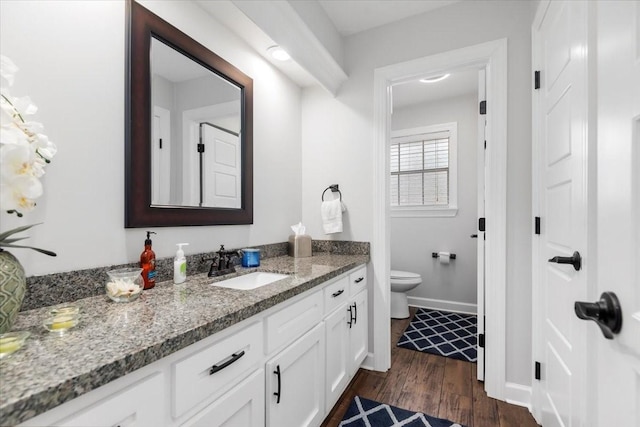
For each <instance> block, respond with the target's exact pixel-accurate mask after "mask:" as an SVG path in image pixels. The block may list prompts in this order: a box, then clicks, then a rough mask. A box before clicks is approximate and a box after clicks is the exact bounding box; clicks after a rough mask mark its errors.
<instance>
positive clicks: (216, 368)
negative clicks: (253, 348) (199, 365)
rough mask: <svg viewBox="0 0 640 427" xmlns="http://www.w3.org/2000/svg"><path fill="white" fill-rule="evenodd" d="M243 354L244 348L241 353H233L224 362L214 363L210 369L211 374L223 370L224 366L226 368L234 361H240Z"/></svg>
mask: <svg viewBox="0 0 640 427" xmlns="http://www.w3.org/2000/svg"><path fill="white" fill-rule="evenodd" d="M242 356H244V350H242V351H241V352H240V353H233V354H232V355H231V356H229V358H228V359H227V360H225V361H224V362H223V363H222V364H219V365H213V366H212V367H211V369H210V370H209V375H213V374H215V373H216V372H218V371H221V370H223V369H224V368H226V367H227V366H229V365H231V364H232V363H235V362H237V361H238V359H240V358H241V357H242Z"/></svg>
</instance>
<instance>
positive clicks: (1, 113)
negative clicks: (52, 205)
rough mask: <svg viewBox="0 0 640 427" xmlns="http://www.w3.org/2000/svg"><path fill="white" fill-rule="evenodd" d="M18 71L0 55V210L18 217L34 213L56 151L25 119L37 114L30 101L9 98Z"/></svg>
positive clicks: (40, 128) (41, 131)
mask: <svg viewBox="0 0 640 427" xmlns="http://www.w3.org/2000/svg"><path fill="white" fill-rule="evenodd" d="M17 71H18V67H17V66H16V65H15V64H14V63H13V61H11V60H10V59H9V58H7V57H6V56H4V55H0V80H1V83H2V92H1V93H0V95H1V96H0V209H1V210H2V211H6V212H9V213H10V214H11V213H15V214H17V215H18V216H21V215H22V212H28V211H31V210H33V208H34V207H35V199H37V198H38V197H40V196H42V192H43V190H42V183H41V182H40V179H39V178H41V177H42V176H43V175H44V173H45V166H46V165H47V163H49V162H50V161H51V159H52V158H53V156H55V154H56V152H57V147H56V145H55V144H54V143H53V142H51V141H50V140H49V138H48V137H47V136H46V135H45V134H44V129H43V126H42V124H41V123H38V122H35V121H27V120H26V119H25V118H26V117H27V116H30V115H33V114H35V113H36V112H37V111H38V107H36V106H35V104H34V103H33V102H32V101H31V98H29V97H28V96H23V97H13V96H11V95H10V94H9V90H8V88H9V86H11V85H12V84H13V81H14V78H15V74H16V72H17ZM0 240H1V239H0ZM0 243H2V242H0ZM5 243H6V242H5ZM0 246H1V245H0Z"/></svg>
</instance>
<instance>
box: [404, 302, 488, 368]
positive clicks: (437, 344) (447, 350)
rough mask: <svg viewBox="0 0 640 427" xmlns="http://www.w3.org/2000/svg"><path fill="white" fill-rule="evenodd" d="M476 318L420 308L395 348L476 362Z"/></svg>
mask: <svg viewBox="0 0 640 427" xmlns="http://www.w3.org/2000/svg"><path fill="white" fill-rule="evenodd" d="M477 325H478V317H477V316H474V315H473V314H461V313H450V312H448V311H439V310H430V309H427V308H419V309H418V311H416V315H415V316H414V317H413V319H411V323H409V326H408V327H407V330H406V331H404V334H403V335H402V337H401V338H400V341H398V347H404V348H408V349H411V350H416V351H422V352H425V353H432V354H438V355H440V356H445V357H451V358H453V359H458V360H466V361H469V362H475V361H476V360H477V357H478V351H477V337H476V333H477V331H478V328H477Z"/></svg>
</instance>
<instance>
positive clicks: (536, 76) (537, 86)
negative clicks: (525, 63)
mask: <svg viewBox="0 0 640 427" xmlns="http://www.w3.org/2000/svg"><path fill="white" fill-rule="evenodd" d="M533 88H534V89H540V71H534V72H533Z"/></svg>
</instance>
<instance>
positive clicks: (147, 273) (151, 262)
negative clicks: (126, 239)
mask: <svg viewBox="0 0 640 427" xmlns="http://www.w3.org/2000/svg"><path fill="white" fill-rule="evenodd" d="M152 234H156V233H155V232H153V231H147V239H146V240H145V241H144V251H142V253H141V254H140V268H142V279H143V280H144V289H151V288H153V287H154V286H155V285H156V254H155V252H153V250H152V249H151V235H152Z"/></svg>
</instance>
